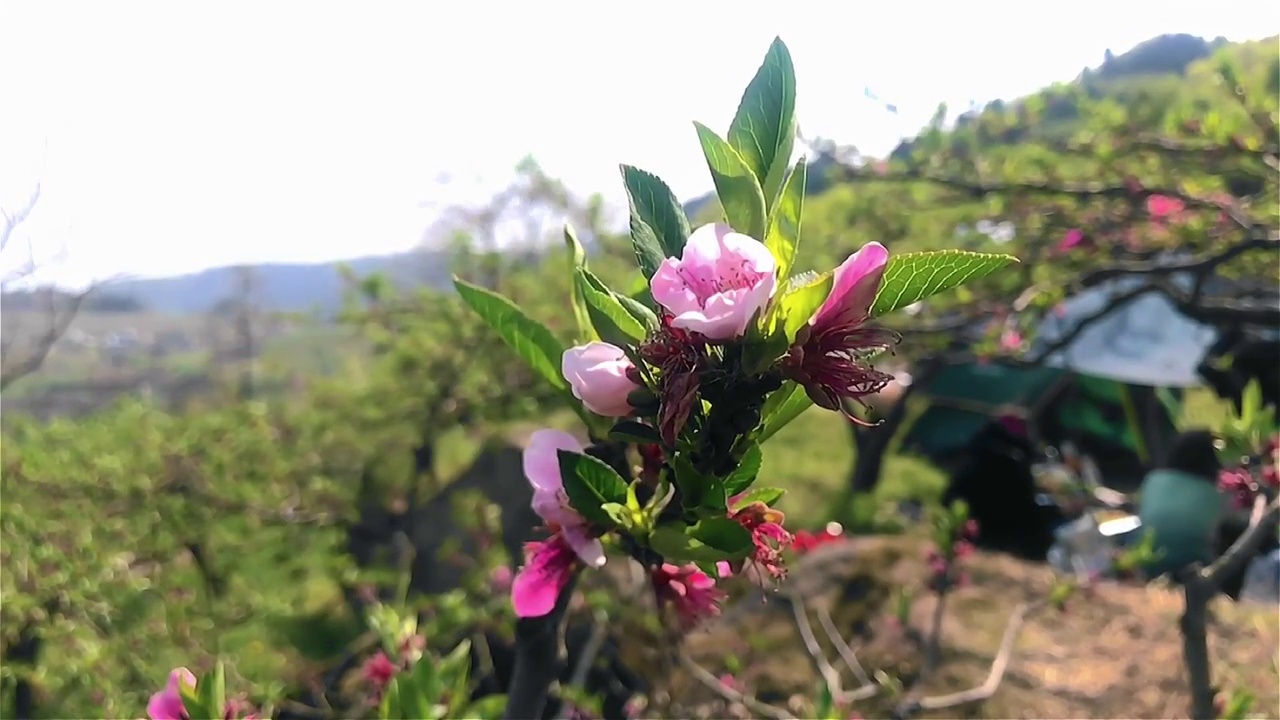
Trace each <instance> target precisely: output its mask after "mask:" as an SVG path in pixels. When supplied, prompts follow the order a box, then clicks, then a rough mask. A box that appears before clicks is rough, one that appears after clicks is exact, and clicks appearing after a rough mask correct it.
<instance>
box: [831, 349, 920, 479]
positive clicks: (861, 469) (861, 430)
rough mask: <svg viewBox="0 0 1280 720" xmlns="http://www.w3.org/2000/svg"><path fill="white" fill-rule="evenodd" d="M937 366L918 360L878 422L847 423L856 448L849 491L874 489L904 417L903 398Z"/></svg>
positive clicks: (908, 395)
mask: <svg viewBox="0 0 1280 720" xmlns="http://www.w3.org/2000/svg"><path fill="white" fill-rule="evenodd" d="M938 368H939V366H938V364H937V363H933V362H929V363H920V364H919V368H918V371H919V372H918V374H916V375H914V376H913V378H912V381H911V384H910V385H908V386H906V387H905V388H903V389H902V395H900V396H899V397H898V401H897V402H896V403H894V404H893V407H892V408H890V409H889V412H888V413H886V414H885V415H883V416H882V417H881V418H880V423H879V424H878V425H875V426H873V427H863V426H861V425H858V424H857V423H854V422H850V423H849V432H850V433H851V434H852V436H853V447H854V451H855V452H856V455H855V456H854V459H853V472H852V473H851V474H850V475H849V491H850V492H851V493H853V494H858V493H868V492H871V491H872V490H875V488H876V485H877V484H878V483H879V482H880V474H881V470H882V469H883V467H884V458H885V455H886V454H887V453H888V452H889V447H890V445H892V444H893V438H894V436H895V435H897V434H898V430H899V429H900V428H901V427H902V421H903V420H905V419H906V417H907V401H908V400H910V399H911V396H912V394H913V393H914V392H915V390H916V388H918V387H920V386H922V385H924V384H926V383H928V382H929V380H930V379H932V378H933V376H934V375H935V374H937V371H938Z"/></svg>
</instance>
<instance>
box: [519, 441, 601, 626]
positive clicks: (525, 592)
mask: <svg viewBox="0 0 1280 720" xmlns="http://www.w3.org/2000/svg"><path fill="white" fill-rule="evenodd" d="M561 450H566V451H569V452H575V453H582V452H583V447H582V444H581V443H579V442H578V440H577V438H575V437H573V436H572V435H570V434H569V433H566V432H561V431H559V430H538V431H537V432H535V433H533V435H532V436H530V438H529V444H528V445H527V446H526V447H525V450H524V456H523V464H524V474H525V477H526V478H527V479H528V480H529V484H530V485H532V486H533V502H532V506H533V511H534V512H536V513H538V516H539V517H541V518H542V519H543V520H544V521H546V523H547V527H549V528H550V529H551V530H552V532H554V533H555V534H554V535H552V536H551V537H550V538H549V539H547V540H546V541H544V542H540V543H539V542H534V543H528V544H527V545H525V564H524V567H522V568H520V572H519V573H517V574H516V577H515V580H513V581H512V584H511V602H512V605H513V606H514V607H515V611H516V615H519V616H520V617H539V616H542V615H546V614H547V613H549V612H551V610H552V608H554V607H555V604H556V598H557V597H559V595H560V591H561V590H563V589H564V587H565V585H567V584H568V582H569V579H570V578H572V577H573V573H574V572H575V571H576V570H577V568H578V563H579V561H581V562H582V563H585V564H586V565H588V566H590V567H600V566H602V565H604V562H605V557H604V547H603V546H602V545H601V544H600V540H599V539H598V538H596V537H595V536H594V535H593V534H592V533H591V529H590V528H589V527H588V525H587V522H586V521H585V520H584V519H583V518H582V516H581V515H579V514H578V512H577V511H576V510H574V509H573V506H572V505H570V504H569V496H568V495H567V494H566V493H565V491H564V482H563V480H561V477H560V457H559V452H560V451H561Z"/></svg>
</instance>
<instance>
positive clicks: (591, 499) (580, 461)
mask: <svg viewBox="0 0 1280 720" xmlns="http://www.w3.org/2000/svg"><path fill="white" fill-rule="evenodd" d="M556 455H557V456H558V457H559V459H560V479H561V481H562V482H563V483H564V492H565V494H566V495H568V496H569V504H570V505H572V506H573V509H574V510H576V511H578V514H579V515H581V516H582V517H584V518H586V519H587V521H589V522H593V523H596V524H597V525H604V526H605V527H612V526H613V518H611V517H609V513H607V512H605V511H604V509H603V507H602V506H603V505H604V504H605V503H618V504H619V505H621V504H623V503H626V501H627V482H626V481H625V480H623V479H622V477H621V476H620V475H618V473H616V472H614V470H613V468H611V467H609V466H608V465H606V464H605V463H604V462H602V461H600V460H597V459H596V458H593V457H591V456H590V455H582V454H580V453H575V452H571V451H569V450H559V451H557V453H556Z"/></svg>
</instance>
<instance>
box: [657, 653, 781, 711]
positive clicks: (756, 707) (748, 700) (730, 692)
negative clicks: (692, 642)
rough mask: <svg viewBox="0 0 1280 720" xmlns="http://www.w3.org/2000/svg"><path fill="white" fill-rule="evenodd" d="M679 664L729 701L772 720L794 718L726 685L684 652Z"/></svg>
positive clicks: (681, 654) (778, 708)
mask: <svg viewBox="0 0 1280 720" xmlns="http://www.w3.org/2000/svg"><path fill="white" fill-rule="evenodd" d="M680 664H681V665H682V666H683V667H684V669H686V670H688V671H689V674H690V675H692V676H693V677H694V679H696V680H697V681H698V682H700V683H702V684H703V685H705V686H707V688H708V689H710V690H711V691H712V692H714V693H715V694H717V695H719V696H720V697H722V698H724V699H725V700H728V701H729V702H731V703H741V704H742V705H743V706H744V707H746V708H747V709H748V710H750V711H751V712H753V713H756V714H757V715H762V716H764V717H769V718H774V720H796V716H795V715H792V714H791V713H790V712H787V711H786V710H784V709H782V708H780V707H777V706H775V705H770V704H769V703H766V702H761V701H759V700H757V699H755V698H754V697H751V696H750V695H746V694H744V693H740V692H738V691H737V690H734V689H733V688H731V687H726V686H725V684H724V683H722V682H720V679H719V678H717V677H716V676H715V675H712V674H711V673H710V672H709V671H708V670H707V669H706V668H704V667H702V666H701V665H699V664H698V663H697V662H695V661H694V659H693V658H691V657H689V656H688V654H686V653H683V652H682V653H680Z"/></svg>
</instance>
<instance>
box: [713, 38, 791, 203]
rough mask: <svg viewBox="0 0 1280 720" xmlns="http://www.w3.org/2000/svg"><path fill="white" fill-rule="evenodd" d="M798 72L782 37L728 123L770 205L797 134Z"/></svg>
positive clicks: (731, 139) (737, 147) (733, 142)
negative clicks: (731, 120)
mask: <svg viewBox="0 0 1280 720" xmlns="http://www.w3.org/2000/svg"><path fill="white" fill-rule="evenodd" d="M795 112H796V71H795V67H794V66H793V65H792V63H791V53H790V52H789V51H788V50H787V46H786V45H785V44H784V43H783V42H782V40H781V38H774V39H773V43H772V44H771V45H770V46H769V51H768V53H766V54H765V57H764V62H763V63H762V64H761V65H760V69H759V70H757V71H756V74H755V77H753V78H751V82H750V83H749V84H748V85H747V89H746V91H745V92H743V94H742V101H741V102H740V103H739V104H738V112H737V113H736V114H735V115H734V117H733V122H732V123H731V124H730V125H729V136H728V140H729V145H731V146H732V147H733V149H734V150H736V151H737V152H738V154H740V155H741V156H742V159H743V160H744V161H745V163H746V165H747V167H749V168H750V169H751V172H752V173H754V174H755V176H756V178H757V180H758V182H759V183H760V185H761V187H762V188H763V189H764V197H765V200H766V201H768V202H769V203H770V204H772V203H773V200H774V198H775V197H777V193H778V187H779V186H780V185H781V183H782V176H783V173H784V172H785V169H786V166H787V165H788V164H789V163H790V162H791V149H792V147H793V146H794V143H795V137H796V123H795Z"/></svg>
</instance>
